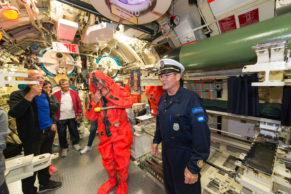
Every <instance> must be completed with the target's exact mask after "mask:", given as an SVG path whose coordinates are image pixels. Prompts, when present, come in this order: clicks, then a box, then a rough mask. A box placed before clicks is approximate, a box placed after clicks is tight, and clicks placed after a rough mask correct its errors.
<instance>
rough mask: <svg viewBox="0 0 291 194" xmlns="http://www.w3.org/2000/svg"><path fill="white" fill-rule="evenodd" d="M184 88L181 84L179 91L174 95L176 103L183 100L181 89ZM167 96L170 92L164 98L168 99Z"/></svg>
mask: <svg viewBox="0 0 291 194" xmlns="http://www.w3.org/2000/svg"><path fill="white" fill-rule="evenodd" d="M182 90H183V88H182V87H181V86H180V87H179V89H178V91H177V93H176V94H175V95H174V96H173V102H175V103H180V102H181V98H182V92H181V91H182ZM167 96H168V93H167V92H166V95H164V98H163V100H166V98H167Z"/></svg>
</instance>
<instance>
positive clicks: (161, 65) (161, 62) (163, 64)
mask: <svg viewBox="0 0 291 194" xmlns="http://www.w3.org/2000/svg"><path fill="white" fill-rule="evenodd" d="M164 67H165V63H164V61H160V69H163V68H164Z"/></svg>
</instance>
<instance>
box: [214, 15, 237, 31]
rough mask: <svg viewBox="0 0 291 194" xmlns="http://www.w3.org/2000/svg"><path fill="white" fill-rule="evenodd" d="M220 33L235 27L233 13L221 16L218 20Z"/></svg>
mask: <svg viewBox="0 0 291 194" xmlns="http://www.w3.org/2000/svg"><path fill="white" fill-rule="evenodd" d="M218 23H219V27H220V31H221V33H224V32H228V31H231V30H235V29H236V23H235V18H234V15H232V16H229V17H227V18H223V19H221V20H219V21H218Z"/></svg>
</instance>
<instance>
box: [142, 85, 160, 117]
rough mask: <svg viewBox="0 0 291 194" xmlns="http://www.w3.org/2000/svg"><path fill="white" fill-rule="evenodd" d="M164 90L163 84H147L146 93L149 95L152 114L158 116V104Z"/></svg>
mask: <svg viewBox="0 0 291 194" xmlns="http://www.w3.org/2000/svg"><path fill="white" fill-rule="evenodd" d="M163 93H164V90H163V87H162V86H145V95H146V96H147V97H148V100H149V101H150V105H151V114H152V115H154V116H157V114H158V104H159V100H160V98H161V96H162V95H163Z"/></svg>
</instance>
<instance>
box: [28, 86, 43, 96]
mask: <svg viewBox="0 0 291 194" xmlns="http://www.w3.org/2000/svg"><path fill="white" fill-rule="evenodd" d="M28 93H29V94H31V95H32V96H40V95H41V93H42V87H41V86H40V85H31V86H30V90H29V92H28Z"/></svg>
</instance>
